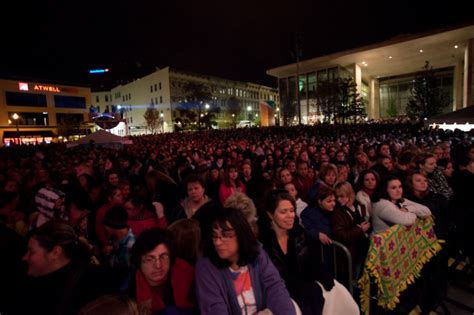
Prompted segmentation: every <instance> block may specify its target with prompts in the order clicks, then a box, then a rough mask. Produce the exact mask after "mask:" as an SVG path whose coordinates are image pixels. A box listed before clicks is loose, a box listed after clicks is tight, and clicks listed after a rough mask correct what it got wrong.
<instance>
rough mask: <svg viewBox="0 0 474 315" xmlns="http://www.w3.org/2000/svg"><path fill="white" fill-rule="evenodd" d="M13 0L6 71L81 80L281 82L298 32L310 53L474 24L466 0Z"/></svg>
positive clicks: (0, 22) (5, 8)
mask: <svg viewBox="0 0 474 315" xmlns="http://www.w3.org/2000/svg"><path fill="white" fill-rule="evenodd" d="M8 2H9V3H10V4H4V3H2V8H1V9H0V12H2V18H1V19H0V27H1V30H2V32H1V33H2V36H1V37H0V38H1V43H0V56H1V58H0V76H4V77H5V76H19V77H28V78H38V79H44V80H53V81H54V80H56V81H68V82H77V83H90V78H91V76H90V75H89V74H88V73H87V70H88V69H91V68H110V69H111V72H110V73H109V74H108V75H107V77H105V76H103V77H101V78H100V79H104V82H105V81H107V80H106V79H117V78H121V79H123V80H127V79H130V78H132V77H133V76H137V77H138V76H140V75H143V74H144V73H149V72H151V70H152V69H154V67H160V68H162V67H166V66H171V67H175V68H177V69H181V70H188V71H193V72H197V73H203V74H211V75H217V76H221V77H224V78H228V79H234V80H241V81H249V82H255V83H262V84H267V85H273V86H275V85H276V82H275V80H274V79H272V78H271V77H269V76H267V75H266V74H265V71H266V70H267V69H269V68H271V67H275V66H280V65H283V64H286V63H290V62H293V61H294V57H292V53H291V51H292V50H294V46H295V45H294V43H295V34H297V33H299V34H301V38H302V40H301V42H302V54H303V59H305V58H312V57H316V56H321V55H325V54H329V53H332V52H336V51H340V50H345V49H350V48H355V47H358V46H362V45H367V44H371V43H375V42H379V41H384V40H388V39H390V38H392V37H394V36H397V35H401V34H409V33H412V34H413V33H417V32H422V31H427V30H430V29H434V28H442V27H447V26H456V25H459V24H462V23H464V22H470V21H474V15H473V14H472V11H470V10H469V9H468V8H466V7H465V4H462V2H465V1H461V0H451V1H447V2H446V1H445V2H443V3H444V5H439V4H433V2H432V3H431V4H430V1H424V0H423V1H417V0H411V1H406V0H398V1H383V0H379V1H367V0H360V1H339V0H326V1H309V0H296V1H279V0H272V1H268V0H252V1H249V0H240V1H225V0H224V1H207V0H202V1H199V0H195V1H173V0H169V1H163V0H161V1H160V0H155V1H120V0H118V1H103V0H95V1H90V0H83V1H64V0H63V1H52V0H44V1H8ZM293 56H294V55H293ZM95 78H96V80H97V79H99V78H98V77H95Z"/></svg>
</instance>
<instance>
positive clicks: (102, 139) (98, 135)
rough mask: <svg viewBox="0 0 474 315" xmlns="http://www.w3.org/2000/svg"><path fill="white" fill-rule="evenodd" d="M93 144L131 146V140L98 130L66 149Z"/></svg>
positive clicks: (70, 144) (68, 145) (71, 143)
mask: <svg viewBox="0 0 474 315" xmlns="http://www.w3.org/2000/svg"><path fill="white" fill-rule="evenodd" d="M91 142H93V143H94V144H96V145H112V146H114V145H123V144H132V143H133V142H132V140H128V139H127V138H124V137H120V136H117V135H114V134H112V133H110V132H107V131H105V130H102V129H101V130H98V131H96V132H94V133H92V134H90V135H88V136H86V137H84V138H81V139H79V140H77V141H73V142H70V143H68V144H67V147H68V148H71V147H75V146H78V145H86V144H90V143H91Z"/></svg>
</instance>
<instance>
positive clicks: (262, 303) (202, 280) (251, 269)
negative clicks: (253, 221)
mask: <svg viewBox="0 0 474 315" xmlns="http://www.w3.org/2000/svg"><path fill="white" fill-rule="evenodd" d="M212 227H213V230H212V238H210V240H209V241H208V243H207V244H206V246H205V248H204V258H201V259H200V260H199V261H198V263H197V265H196V291H197V296H198V301H199V307H200V310H201V314H202V315H207V314H212V315H214V314H219V315H221V314H232V315H237V314H238V315H241V314H249V315H250V314H252V315H253V314H259V315H263V314H274V315H279V314H281V315H292V314H296V310H295V307H294V306H293V303H292V301H291V299H290V296H289V294H288V291H287V290H286V288H285V284H284V282H283V280H282V279H281V278H280V275H279V274H278V271H277V269H276V268H275V266H274V265H273V264H272V262H271V261H270V259H269V258H268V255H267V254H266V253H265V251H264V250H263V249H262V247H261V246H260V244H259V243H258V241H257V239H256V238H255V235H254V234H253V233H252V229H251V227H250V225H249V223H248V222H247V220H246V219H245V217H244V216H243V214H242V213H241V212H240V211H239V210H236V209H233V208H226V209H224V210H223V211H222V212H220V213H219V214H218V215H217V216H216V218H215V220H214V222H213V225H212Z"/></svg>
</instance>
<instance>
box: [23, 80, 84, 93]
mask: <svg viewBox="0 0 474 315" xmlns="http://www.w3.org/2000/svg"><path fill="white" fill-rule="evenodd" d="M31 85H32V86H33V90H34V91H38V92H53V93H61V89H60V88H59V87H58V86H54V85H42V84H31ZM18 89H19V90H20V91H29V90H30V88H29V84H28V83H26V82H18ZM76 91H77V90H76Z"/></svg>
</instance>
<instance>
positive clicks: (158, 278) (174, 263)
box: [125, 228, 196, 315]
mask: <svg viewBox="0 0 474 315" xmlns="http://www.w3.org/2000/svg"><path fill="white" fill-rule="evenodd" d="M132 260H133V263H134V266H135V267H136V272H134V273H133V274H132V277H130V279H129V283H128V288H127V291H128V293H129V295H130V296H131V297H133V298H135V299H136V301H137V303H138V306H139V308H140V309H142V310H144V311H145V313H146V314H160V315H168V314H179V315H185V314H192V313H193V308H194V306H195V305H196V302H195V296H194V290H193V288H194V268H193V266H191V265H190V264H189V263H187V262H186V261H184V260H182V259H180V258H177V257H175V256H174V253H173V252H172V246H171V239H170V235H169V233H168V232H167V231H165V230H161V229H159V228H152V229H149V230H145V231H143V232H142V234H140V236H139V237H138V238H137V241H136V242H135V245H134V246H133V249H132ZM125 286H126V285H125Z"/></svg>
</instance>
